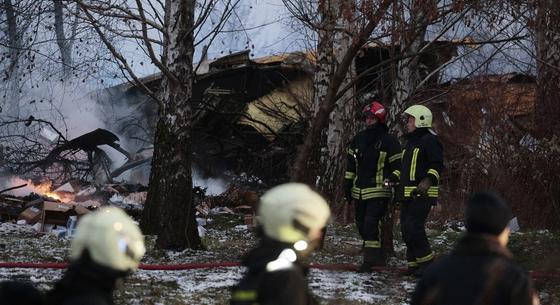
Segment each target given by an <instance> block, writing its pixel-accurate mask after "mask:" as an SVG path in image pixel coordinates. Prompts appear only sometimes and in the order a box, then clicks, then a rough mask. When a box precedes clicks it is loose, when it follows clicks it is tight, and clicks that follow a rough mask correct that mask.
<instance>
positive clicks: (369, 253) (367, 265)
mask: <svg viewBox="0 0 560 305" xmlns="http://www.w3.org/2000/svg"><path fill="white" fill-rule="evenodd" d="M385 266H386V262H385V255H384V253H383V250H382V249H381V248H364V260H363V262H362V265H361V266H360V269H359V270H358V271H359V272H371V268H372V267H385Z"/></svg>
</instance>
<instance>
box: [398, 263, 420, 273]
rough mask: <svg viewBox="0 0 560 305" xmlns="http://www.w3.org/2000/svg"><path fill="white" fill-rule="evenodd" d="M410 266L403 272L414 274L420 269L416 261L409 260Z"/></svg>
mask: <svg viewBox="0 0 560 305" xmlns="http://www.w3.org/2000/svg"><path fill="white" fill-rule="evenodd" d="M407 265H408V267H407V268H406V270H404V271H403V272H402V273H401V274H402V275H414V273H415V272H416V270H418V264H417V263H416V262H408V263H407Z"/></svg>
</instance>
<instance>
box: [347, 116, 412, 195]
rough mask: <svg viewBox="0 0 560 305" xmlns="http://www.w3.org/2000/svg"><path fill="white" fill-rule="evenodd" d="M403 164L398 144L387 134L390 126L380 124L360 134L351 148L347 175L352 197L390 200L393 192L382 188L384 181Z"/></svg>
mask: <svg viewBox="0 0 560 305" xmlns="http://www.w3.org/2000/svg"><path fill="white" fill-rule="evenodd" d="M400 161H401V147H400V144H399V141H398V140H397V138H396V137H395V136H393V135H390V134H389V133H388V129H387V126H385V125H383V124H377V125H375V126H373V127H371V128H367V129H365V130H362V131H360V132H359V133H358V134H357V135H356V136H355V137H354V139H353V140H352V142H351V143H350V146H349V147H348V158H347V168H346V173H345V175H344V178H345V179H346V181H347V183H346V184H347V185H351V187H352V198H354V199H360V200H367V199H371V198H380V197H381V198H389V197H391V195H392V194H391V190H390V189H386V188H384V187H383V180H384V179H385V178H388V177H389V175H390V174H391V173H392V172H394V171H395V170H398V169H399V168H400V165H401V163H400ZM350 181H351V183H348V182H350Z"/></svg>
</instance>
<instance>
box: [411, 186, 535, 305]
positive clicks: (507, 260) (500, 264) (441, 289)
mask: <svg viewBox="0 0 560 305" xmlns="http://www.w3.org/2000/svg"><path fill="white" fill-rule="evenodd" d="M511 218H512V213H511V210H510V208H509V206H508V205H507V203H506V202H505V201H504V200H503V199H502V198H501V197H500V196H498V195H497V194H495V193H493V192H480V193H474V194H472V195H471V197H470V198H469V200H468V202H467V206H466V211H465V223H466V227H467V233H466V234H465V236H463V237H462V238H461V239H460V240H459V242H458V243H457V245H456V246H455V248H454V249H453V251H452V252H451V253H450V255H449V256H447V257H446V258H443V259H441V260H439V261H437V262H436V263H434V264H432V265H431V266H430V267H428V268H427V270H426V272H425V273H424V275H423V277H422V279H421V280H420V281H419V282H418V284H417V286H416V290H415V291H414V294H413V296H412V302H411V305H439V304H441V305H443V304H453V305H475V304H476V305H502V304H503V305H506V304H507V305H510V304H516V305H538V304H539V300H538V297H537V295H536V293H535V290H534V289H533V284H532V281H531V278H530V277H529V275H528V274H527V272H526V271H525V270H523V269H522V268H521V267H520V266H518V265H516V264H515V263H514V261H513V258H512V254H511V252H509V250H508V249H507V243H508V240H509V234H510V229H509V227H508V223H509V221H510V219H511Z"/></svg>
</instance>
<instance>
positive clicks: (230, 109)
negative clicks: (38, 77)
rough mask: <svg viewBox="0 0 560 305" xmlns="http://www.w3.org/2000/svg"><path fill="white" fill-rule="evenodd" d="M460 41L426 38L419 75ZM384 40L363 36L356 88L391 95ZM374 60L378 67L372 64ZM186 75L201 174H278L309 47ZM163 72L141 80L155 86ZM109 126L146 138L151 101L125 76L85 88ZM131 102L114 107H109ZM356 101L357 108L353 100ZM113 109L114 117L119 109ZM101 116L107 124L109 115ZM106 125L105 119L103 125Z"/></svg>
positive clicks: (291, 137) (287, 153) (214, 63)
mask: <svg viewBox="0 0 560 305" xmlns="http://www.w3.org/2000/svg"><path fill="white" fill-rule="evenodd" d="M460 44H461V42H453V41H437V42H433V43H430V45H429V47H427V48H426V51H425V52H424V53H423V54H422V55H421V56H420V63H421V66H422V67H423V70H422V72H423V73H424V74H423V75H426V76H427V75H430V77H429V80H430V81H429V84H433V83H436V82H437V79H438V72H437V68H438V67H439V66H440V65H441V64H442V63H445V62H446V61H448V60H449V59H450V58H452V57H453V56H455V55H456V54H457V52H456V50H457V46H458V45H460ZM390 57H391V47H390V46H384V45H380V44H374V43H370V44H368V45H366V46H365V47H364V48H363V49H362V50H361V51H360V53H359V55H358V57H357V58H356V60H355V68H356V71H357V74H363V77H362V78H361V79H360V80H359V81H357V83H356V91H357V92H363V93H372V92H376V93H378V94H380V92H383V94H380V95H382V96H390V93H388V92H385V91H387V88H386V87H387V86H384V85H385V84H387V83H389V82H390V77H391V69H390V68H391V65H390V60H388V59H389V58H390ZM376 67H378V68H376ZM195 70H196V77H195V80H194V83H193V93H192V99H191V100H192V103H193V108H194V113H193V118H192V126H193V129H192V133H193V136H192V138H193V139H194V143H193V163H194V166H195V167H196V168H197V170H199V171H200V174H201V175H202V176H203V177H220V176H221V175H223V173H228V172H230V173H231V175H230V176H232V177H235V176H239V175H241V174H242V173H245V174H246V175H247V176H248V177H252V176H255V177H258V178H260V179H262V181H263V182H264V183H265V184H267V185H274V184H276V183H278V182H280V181H285V180H286V179H287V177H288V175H289V173H288V170H289V166H287V164H290V163H291V161H290V160H293V159H294V158H295V155H296V153H297V146H298V145H300V144H301V143H302V141H303V135H304V132H305V128H306V126H307V124H308V118H309V117H310V114H311V105H312V102H313V75H314V71H315V54H314V53H313V52H310V51H308V52H305V51H304V52H292V53H283V54H278V55H271V56H266V57H262V58H251V56H250V52H249V51H242V52H238V53H233V54H230V55H227V56H224V57H222V58H218V59H215V60H206V59H201V61H200V63H199V64H198V65H196V69H195ZM161 78H162V75H161V74H154V75H150V76H147V77H145V78H142V79H141V80H140V81H141V82H142V83H143V84H144V86H146V87H148V88H150V90H152V91H154V92H157V91H158V89H159V87H160V82H161ZM92 95H93V96H91V97H92V98H93V99H96V100H97V101H98V102H99V104H100V105H101V108H104V109H105V112H106V113H107V114H108V115H107V116H105V117H106V119H107V121H108V122H118V123H117V124H116V125H115V126H111V128H112V129H113V130H117V131H118V133H119V134H122V135H125V136H126V137H127V139H144V140H143V141H144V142H149V141H151V140H150V139H153V138H154V137H153V136H154V135H153V132H154V130H155V122H157V115H158V112H157V103H155V102H154V101H153V100H152V99H151V98H150V97H148V96H147V95H145V94H144V93H143V91H142V89H141V88H139V87H138V86H136V85H134V84H132V83H123V84H121V85H118V86H114V87H111V88H107V89H104V90H100V91H96V92H95V93H92ZM119 108H123V109H131V111H126V115H120V114H119V111H115V109H119ZM360 109H361V108H360ZM119 115H120V117H119ZM108 122H106V124H107V123H108ZM108 126H110V125H108Z"/></svg>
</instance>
